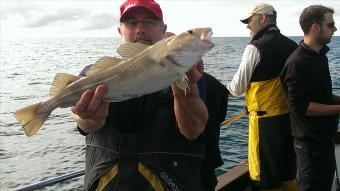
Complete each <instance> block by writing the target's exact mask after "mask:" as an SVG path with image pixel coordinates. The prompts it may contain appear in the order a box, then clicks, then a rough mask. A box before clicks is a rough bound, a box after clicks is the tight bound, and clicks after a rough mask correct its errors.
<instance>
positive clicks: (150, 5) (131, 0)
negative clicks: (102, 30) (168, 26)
mask: <svg viewBox="0 0 340 191" xmlns="http://www.w3.org/2000/svg"><path fill="white" fill-rule="evenodd" d="M138 7H144V8H146V9H148V10H149V11H151V12H152V13H153V14H154V15H155V16H156V17H157V18H158V19H159V20H160V21H162V22H163V13H162V9H161V7H160V6H159V4H158V3H156V2H155V1H154V0H127V1H125V2H124V3H123V4H122V5H121V6H120V19H119V21H120V22H122V21H123V20H124V19H125V17H126V16H127V15H128V13H131V11H133V10H134V9H136V8H138Z"/></svg>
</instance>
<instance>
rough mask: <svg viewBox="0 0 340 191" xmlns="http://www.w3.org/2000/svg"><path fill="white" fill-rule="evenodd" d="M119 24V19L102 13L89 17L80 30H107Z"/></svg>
mask: <svg viewBox="0 0 340 191" xmlns="http://www.w3.org/2000/svg"><path fill="white" fill-rule="evenodd" d="M117 24H118V18H116V17H114V16H113V15H112V14H108V13H101V14H96V15H93V16H91V17H89V19H88V20H87V23H86V24H85V25H84V26H83V27H81V28H80V29H81V30H96V29H106V28H111V27H113V26H114V25H117Z"/></svg>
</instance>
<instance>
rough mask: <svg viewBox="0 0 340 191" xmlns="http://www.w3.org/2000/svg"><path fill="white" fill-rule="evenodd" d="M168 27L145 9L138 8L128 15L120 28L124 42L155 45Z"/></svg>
mask: <svg viewBox="0 0 340 191" xmlns="http://www.w3.org/2000/svg"><path fill="white" fill-rule="evenodd" d="M165 31H166V25H164V23H163V22H161V21H159V20H157V19H156V18H155V16H154V15H153V14H152V13H151V12H150V11H149V10H147V9H145V8H138V9H136V10H133V11H132V12H131V13H129V15H127V16H126V17H125V19H124V21H122V23H121V24H120V26H119V27H118V32H119V34H120V35H121V37H122V40H123V42H141V43H144V44H154V43H155V42H157V41H158V40H160V39H162V38H163V35H164V33H165Z"/></svg>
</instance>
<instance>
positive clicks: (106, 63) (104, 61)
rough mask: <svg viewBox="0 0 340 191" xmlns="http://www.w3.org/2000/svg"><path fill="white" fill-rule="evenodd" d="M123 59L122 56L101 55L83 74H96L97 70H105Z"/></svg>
mask: <svg viewBox="0 0 340 191" xmlns="http://www.w3.org/2000/svg"><path fill="white" fill-rule="evenodd" d="M123 60H124V59H122V58H117V57H110V56H104V57H101V58H100V59H99V60H98V61H97V62H96V63H94V64H93V65H92V66H90V68H89V69H88V70H87V71H86V72H85V75H86V76H90V75H93V74H96V73H98V72H101V71H103V70H106V69H107V68H110V67H113V66H116V65H118V64H119V63H120V62H121V61H123Z"/></svg>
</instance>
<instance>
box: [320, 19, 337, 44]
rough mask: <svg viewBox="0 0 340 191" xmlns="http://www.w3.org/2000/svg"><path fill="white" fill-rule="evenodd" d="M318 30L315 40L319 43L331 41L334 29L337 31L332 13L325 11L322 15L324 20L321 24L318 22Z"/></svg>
mask: <svg viewBox="0 0 340 191" xmlns="http://www.w3.org/2000/svg"><path fill="white" fill-rule="evenodd" d="M319 26H320V30H319V33H318V35H317V36H316V38H317V41H318V43H319V44H321V45H325V44H328V43H329V42H331V38H332V36H333V34H334V32H335V31H337V28H336V27H335V23H334V19H333V14H331V13H326V14H325V15H324V20H323V22H322V23H321V24H319Z"/></svg>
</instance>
